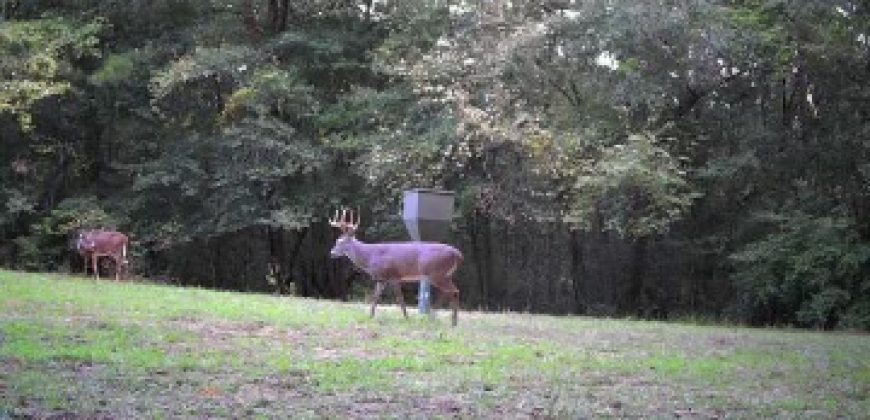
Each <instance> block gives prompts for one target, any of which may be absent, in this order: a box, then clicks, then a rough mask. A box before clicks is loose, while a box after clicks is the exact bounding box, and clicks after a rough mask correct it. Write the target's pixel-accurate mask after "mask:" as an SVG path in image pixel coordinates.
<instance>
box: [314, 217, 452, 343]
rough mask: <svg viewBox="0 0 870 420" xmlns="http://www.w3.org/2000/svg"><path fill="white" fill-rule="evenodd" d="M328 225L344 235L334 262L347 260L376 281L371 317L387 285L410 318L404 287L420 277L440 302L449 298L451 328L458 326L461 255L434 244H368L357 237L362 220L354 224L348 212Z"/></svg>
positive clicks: (334, 254) (448, 246)
mask: <svg viewBox="0 0 870 420" xmlns="http://www.w3.org/2000/svg"><path fill="white" fill-rule="evenodd" d="M329 224H330V225H331V226H333V227H335V228H338V229H339V230H340V231H341V236H339V237H338V239H337V240H336V241H335V246H334V247H333V248H332V251H330V256H331V257H332V258H339V257H342V256H344V257H348V258H349V259H350V260H351V261H352V262H353V263H354V265H356V266H357V267H359V268H360V269H361V270H363V271H365V272H366V273H368V274H369V275H370V276H371V277H372V280H374V281H375V292H374V294H373V296H372V309H371V316H372V317H374V316H375V308H376V307H377V305H378V300H380V298H381V293H383V291H384V287H385V285H386V283H389V284H390V285H391V286H393V289H394V290H395V291H396V299H398V301H399V305H400V306H401V307H402V314H404V315H405V318H407V317H408V311H407V309H406V308H405V299H404V298H403V297H402V286H401V285H402V283H414V282H419V281H420V279H421V277H429V279H430V281H431V282H432V285H433V286H435V288H437V289H438V290H439V291H440V293H439V296H438V302H439V303H441V302H442V301H443V300H444V298H445V297H449V298H450V306H451V308H452V309H453V318H452V324H453V325H454V326H455V325H456V321H457V312H458V310H459V289H458V288H456V285H455V284H454V283H453V275H454V274H455V273H456V269H457V268H459V264H460V263H461V262H462V252H460V251H459V250H458V249H456V248H454V247H452V246H450V245H445V244H440V243H435V242H392V243H379V244H367V243H365V242H362V241H360V240H358V239H356V237H355V236H354V235H355V234H356V231H357V229H358V228H359V224H360V218H359V215H358V214H357V218H356V222H355V223H354V222H353V213H352V212H349V211H348V210H347V209H344V210H342V212H341V215H340V216H339V213H338V211H337V210H336V212H335V217H334V218H332V219H330V220H329Z"/></svg>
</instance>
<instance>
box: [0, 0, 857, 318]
mask: <svg viewBox="0 0 870 420" xmlns="http://www.w3.org/2000/svg"><path fill="white" fill-rule="evenodd" d="M0 14H2V16H0V74H2V80H0V263H2V264H3V265H5V266H9V267H13V268H22V269H29V270H58V269H72V270H79V269H80V264H81V262H80V261H79V260H78V259H76V258H75V256H74V255H73V254H72V253H70V252H69V247H68V240H69V236H70V234H71V232H73V231H75V230H76V229H79V228H87V227H105V228H117V229H120V230H123V231H125V232H129V233H130V235H131V237H132V238H133V241H134V246H133V249H132V252H133V253H134V259H133V261H134V266H133V271H134V272H136V273H138V274H140V275H146V276H150V277H154V278H162V279H166V280H169V281H178V282H184V283H194V284H201V285H206V286H210V287H221V288H233V289H240V290H259V291H267V290H268V291H277V292H282V293H290V292H294V291H295V293H298V294H301V295H305V296H323V297H334V298H343V299H346V298H349V297H351V296H352V295H353V294H354V293H355V291H354V290H355V289H354V288H353V286H354V285H356V284H362V283H363V282H362V281H359V280H361V279H360V276H358V275H357V274H356V273H355V272H353V271H352V270H351V269H350V268H349V266H348V265H347V264H346V263H342V262H334V261H330V260H329V259H328V257H327V250H328V247H329V246H330V245H331V242H332V240H333V236H332V235H333V234H332V232H330V230H329V227H328V226H327V225H326V224H325V223H324V217H323V216H325V215H326V214H327V213H328V211H329V210H330V209H332V208H335V207H336V206H337V205H339V204H342V203H344V204H351V205H353V206H358V207H360V208H362V209H364V216H363V220H364V225H365V232H364V234H365V236H366V238H367V239H370V240H384V239H395V238H404V233H403V228H402V226H401V223H400V221H399V220H398V217H397V216H396V213H397V210H396V209H397V208H398V201H399V199H400V197H401V192H402V190H404V189H407V188H411V187H438V188H446V189H451V190H454V191H456V193H457V198H458V203H457V204H458V209H457V217H456V219H455V223H454V226H453V228H454V229H453V232H454V235H453V238H452V239H451V240H452V241H453V242H455V243H457V244H458V245H459V246H460V248H462V249H463V250H464V251H465V253H466V264H465V266H464V267H463V269H462V272H461V273H460V277H461V280H460V281H459V283H460V288H461V289H462V290H463V295H464V301H465V302H466V304H468V305H474V306H481V307H485V308H512V309H518V310H531V311H543V312H554V313H590V314H634V315H640V316H645V317H672V316H685V315H690V314H696V315H712V316H722V317H731V318H734V319H737V320H743V321H747V322H752V323H755V324H793V325H800V326H807V327H821V328H832V327H856V328H865V329H866V328H870V251H868V249H870V164H868V163H867V162H870V140H868V139H870V105H868V104H870V39H868V34H870V8H868V6H867V5H866V4H865V3H864V2H858V1H852V0H837V1H821V0H800V1H784V0H772V1H752V0H745V1H722V0H692V1H687V2H670V1H655V2H635V1H630V0H617V1H613V0H609V1H603V0H602V1H584V2H574V1H571V2H565V1H551V0H537V1H520V2H517V1H501V0H500V1H467V2H451V1H440V0H432V1H424V0H421V1H416V2H398V1H389V0H387V1H374V0H366V1H359V0H358V1H351V0H306V1H295V2H290V1H288V0H269V1H261V0H215V1H210V2H201V1H191V0H161V1H147V2H146V1H131V2H114V1H108V0H77V1H65V2H57V1H49V0H37V1H28V2H20V1H3V2H2V8H0Z"/></svg>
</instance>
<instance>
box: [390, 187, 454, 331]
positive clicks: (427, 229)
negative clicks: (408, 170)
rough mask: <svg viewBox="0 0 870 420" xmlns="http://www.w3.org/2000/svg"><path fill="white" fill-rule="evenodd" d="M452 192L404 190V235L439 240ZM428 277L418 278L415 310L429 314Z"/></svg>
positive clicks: (446, 227)
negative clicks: (406, 233) (406, 231)
mask: <svg viewBox="0 0 870 420" xmlns="http://www.w3.org/2000/svg"><path fill="white" fill-rule="evenodd" d="M453 201H454V200H453V192H451V191H441V190H435V189H429V188H415V189H413V190H409V191H405V197H404V205H403V208H402V220H404V221H405V227H406V228H407V229H408V234H409V235H411V239H413V240H415V241H426V242H442V241H444V239H445V238H446V237H447V233H448V232H449V229H450V220H451V219H452V218H453ZM431 296H432V295H431V288H430V286H429V279H428V278H423V279H422V280H421V281H420V291H419V295H418V298H417V302H418V303H417V309H418V310H419V311H420V313H421V314H428V313H429V306H430V305H429V302H430V300H431Z"/></svg>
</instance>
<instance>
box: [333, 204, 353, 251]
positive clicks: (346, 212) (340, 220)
mask: <svg viewBox="0 0 870 420" xmlns="http://www.w3.org/2000/svg"><path fill="white" fill-rule="evenodd" d="M353 219H354V217H353V211H351V210H350V209H347V208H343V209H341V215H340V216H339V213H338V210H336V211H335V217H333V218H332V219H329V225H330V226H332V227H334V228H337V229H338V230H339V231H341V236H339V237H338V239H336V240H335V246H333V247H332V250H331V251H330V252H329V256H330V257H332V258H339V257H343V256H346V255H348V254H347V253H348V248H349V247H350V246H351V245H352V244H353V242H354V241H355V239H354V235H355V234H356V230H357V228H359V224H360V216H359V211H357V215H356V223H354V222H353Z"/></svg>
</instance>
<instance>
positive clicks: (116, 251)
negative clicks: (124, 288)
mask: <svg viewBox="0 0 870 420" xmlns="http://www.w3.org/2000/svg"><path fill="white" fill-rule="evenodd" d="M128 243H129V239H127V235H124V234H123V233H120V232H112V231H105V230H85V231H81V232H79V233H78V235H77V237H76V250H77V251H78V253H79V255H81V256H82V258H84V259H85V274H87V272H88V263H90V264H91V266H92V267H93V270H94V278H95V279H98V280H99V278H100V270H99V267H97V261H98V260H99V259H100V257H109V258H111V259H112V261H114V262H115V280H116V281H117V280H120V277H121V272H122V271H125V270H126V268H127V266H128V265H129V262H128V261H127V245H128Z"/></svg>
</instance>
